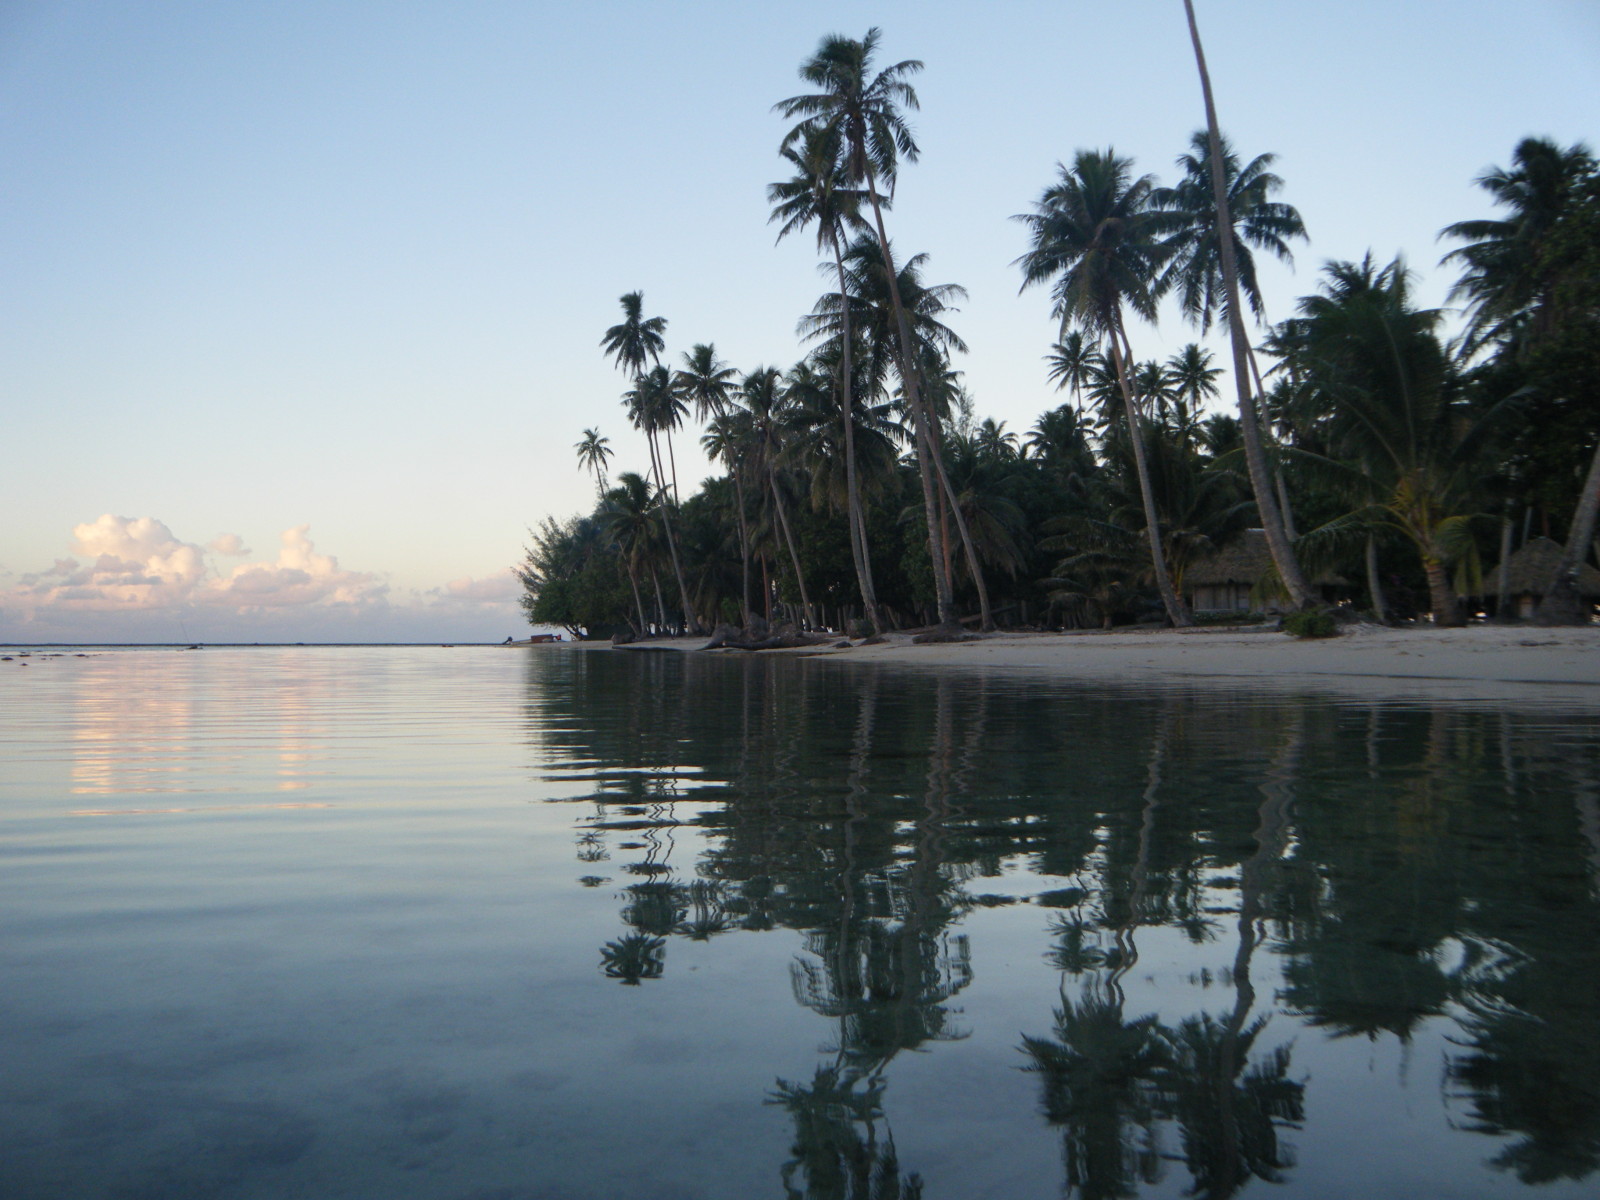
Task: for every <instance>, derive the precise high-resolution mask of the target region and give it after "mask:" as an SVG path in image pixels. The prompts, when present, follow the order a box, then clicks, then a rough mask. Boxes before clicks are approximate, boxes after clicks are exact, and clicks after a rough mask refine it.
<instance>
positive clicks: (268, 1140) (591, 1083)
mask: <svg viewBox="0 0 1600 1200" xmlns="http://www.w3.org/2000/svg"><path fill="white" fill-rule="evenodd" d="M27 661H28V662H29V664H30V665H29V666H27V667H26V668H23V667H21V666H19V663H18V662H9V663H7V662H0V855H3V857H0V1039H3V1041H0V1138H3V1146H0V1195H3V1196H5V1197H7V1198H9V1200H34V1198H39V1200H45V1198H49V1200H56V1198H61V1197H71V1198H73V1200H96V1198H99V1197H107V1198H113V1197H114V1198H117V1200H145V1198H148V1200H158V1198H159V1200H189V1198H199V1197H247V1198H257V1197H259V1198H263V1200H266V1198H271V1200H285V1198H295V1197H303V1198H306V1200H335V1198H345V1197H350V1198H361V1200H391V1198H401V1197H404V1198H410V1197H427V1198H439V1200H533V1198H535V1197H538V1198H550V1200H553V1198H557V1197H561V1198H569V1197H570V1198H578V1197H583V1198H590V1197H592V1198H596V1200H598V1198H602V1197H605V1198H612V1197H640V1198H646V1200H653V1198H662V1200H675V1198H687V1197H738V1198H743V1197H757V1196H771V1197H779V1198H781V1197H785V1196H790V1197H799V1196H805V1197H818V1198H820V1197H835V1198H843V1197H851V1198H860V1200H866V1198H868V1197H872V1198H875V1200H889V1198H891V1197H900V1198H908V1197H913V1196H918V1195H921V1196H924V1197H927V1198H928V1200H932V1198H935V1197H939V1198H949V1200H967V1198H970V1197H997V1198H999V1197H1004V1198H1006V1200H1014V1198H1025V1197H1039V1198H1054V1197H1060V1196H1062V1195H1063V1194H1066V1195H1072V1196H1083V1197H1114V1196H1135V1195H1137V1196H1172V1197H1175V1196H1184V1195H1199V1196H1206V1197H1223V1196H1229V1195H1234V1194H1238V1193H1239V1192H1241V1191H1243V1192H1247V1193H1248V1194H1250V1195H1253V1196H1281V1197H1285V1198H1288V1197H1313V1196H1315V1197H1330V1198H1331V1197H1385V1196H1396V1197H1398V1196H1441V1197H1444V1196H1449V1197H1455V1196H1463V1197H1465V1196H1510V1195H1518V1196H1539V1197H1552V1198H1554V1197H1579V1196H1582V1197H1592V1196H1594V1195H1596V1194H1597V1192H1600V724H1597V722H1596V721H1595V720H1594V718H1593V716H1592V714H1579V713H1563V712H1561V711H1557V710H1551V711H1548V712H1503V711H1499V710H1497V709H1494V708H1491V707H1487V706H1483V707H1473V706H1463V705H1453V706H1446V707H1429V706H1426V705H1421V704H1418V705H1411V706H1404V705H1393V704H1386V705H1362V704H1353V703H1350V702H1335V701H1331V700H1323V699H1316V698H1296V697H1285V696H1283V695H1274V696H1252V695H1251V694H1250V693H1246V692H1236V691H1227V692H1216V691H1210V690H1206V689H1202V688H1194V687H1185V688H1182V689H1174V690H1167V691H1151V690H1132V689H1127V688H1115V689H1114V688H1107V687H1098V688H1085V687H1070V686H1063V685H1040V684H1038V683H1024V682H1023V681H1020V680H1017V679H1007V678H1004V677H1001V676H981V675H971V676H963V675H943V676H939V675H934V674H924V673H918V672H915V671H905V670H901V671H892V670H883V671H874V670H869V669H862V668H858V667H849V666H846V665H844V664H838V663H829V662H824V661H813V662H805V661H795V660H786V661H776V662H773V661H759V660H750V659H731V660H730V659H726V658H710V657H706V658H700V657H688V656H681V655H671V654H654V655H652V654H610V653H587V654H586V653H578V652H574V651H568V650H560V649H553V650H548V651H532V652H528V651H503V650H488V649H485V650H469V649H456V650H446V649H392V648H390V649H361V648H342V649H318V648H295V649H282V650H278V649H257V650H208V651H203V652H199V653H183V652H174V651H143V652H139V651H122V652H107V653H101V654H98V655H95V656H92V657H86V658H80V657H73V656H71V655H66V656H63V657H56V658H44V657H42V656H40V655H39V654H37V653H36V654H35V655H34V656H33V657H31V658H30V659H28V660H27ZM919 1189H920V1190H919Z"/></svg>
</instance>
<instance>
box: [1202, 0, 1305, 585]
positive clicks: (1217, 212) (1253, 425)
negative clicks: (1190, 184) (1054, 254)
mask: <svg viewBox="0 0 1600 1200" xmlns="http://www.w3.org/2000/svg"><path fill="white" fill-rule="evenodd" d="M1183 8H1184V12H1185V14H1186V15H1187V17H1188V19H1189V40H1190V41H1191V42H1192V43H1193V44H1194V61H1195V66H1196V68H1197V69H1198V71H1199V72H1200V91H1201V94H1202V95H1203V96H1204V98H1205V105H1206V152H1207V153H1206V160H1207V165H1208V166H1209V170H1208V171H1206V172H1205V174H1206V175H1208V176H1209V177H1210V183H1211V194H1212V196H1213V198H1214V201H1215V204H1214V206H1213V217H1212V222H1211V229H1212V231H1213V233H1212V236H1211V238H1210V242H1211V244H1212V245H1213V246H1214V247H1215V251H1216V260H1217V262H1216V266H1217V270H1218V271H1219V272H1220V273H1221V277H1222V300H1223V301H1224V303H1223V310H1224V314H1225V315H1226V317H1227V319H1228V333H1229V337H1230V341H1231V343H1232V347H1233V376H1234V388H1235V390H1236V391H1237V393H1238V396H1239V427H1240V430H1241V432H1242V433H1243V434H1244V455H1245V463H1246V465H1247V466H1248V467H1249V469H1250V487H1251V489H1252V490H1253V491H1254V492H1255V496H1256V508H1257V509H1258V510H1259V511H1260V513H1261V527H1262V529H1263V530H1265V532H1266V535H1267V548H1268V549H1269V550H1270V551H1271V552H1272V562H1273V565H1274V566H1276V567H1277V568H1278V577H1279V578H1280V579H1281V580H1282V581H1283V585H1284V587H1285V588H1287V589H1288V592H1289V598H1290V600H1291V601H1292V602H1293V603H1294V604H1295V606H1296V607H1298V608H1307V607H1309V606H1311V605H1313V604H1315V603H1316V600H1317V595H1316V592H1315V591H1314V590H1313V589H1312V587H1311V584H1310V583H1309V582H1308V581H1307V580H1306V577H1305V572H1304V571H1302V570H1301V569H1300V562H1299V560H1298V559H1297V558H1296V557H1295V553H1294V547H1293V546H1292V545H1291V544H1290V542H1289V534H1288V530H1287V528H1286V527H1285V524H1284V518H1283V513H1282V512H1281V511H1280V510H1279V506H1278V499H1277V496H1276V495H1275V494H1274V491H1273V478H1272V474H1271V471H1270V468H1269V466H1268V464H1267V452H1266V448H1265V447H1264V445H1263V444H1262V440H1261V426H1260V423H1259V422H1258V421H1257V419H1256V406H1255V400H1254V398H1253V397H1252V395H1251V389H1250V377H1249V376H1248V375H1247V374H1246V371H1247V370H1248V368H1249V365H1250V362H1251V351H1250V339H1249V336H1248V335H1247V334H1246V333H1245V328H1244V313H1243V312H1242V311H1240V298H1239V290H1240V272H1239V253H1238V251H1239V238H1240V232H1241V230H1240V226H1239V225H1238V224H1236V223H1235V214H1234V211H1233V206H1232V204H1231V202H1230V197H1229V194H1228V192H1229V183H1230V177H1229V172H1228V159H1227V155H1226V154H1225V153H1224V145H1223V141H1222V133H1221V130H1220V129H1219V128H1218V125H1217V106H1216V103H1215V101H1214V100H1213V99H1212V96H1211V74H1210V72H1209V71H1208V70H1207V69H1206V56H1205V50H1204V49H1203V48H1202V47H1201V45H1200V27H1199V25H1197V24H1196V23H1195V19H1194V4H1193V3H1192V0H1183ZM1196 148H1197V149H1198V147H1196ZM1236 161H1237V160H1236ZM1261 162H1262V160H1261V159H1260V158H1257V159H1255V160H1253V161H1252V162H1251V164H1250V166H1251V167H1252V168H1254V167H1255V166H1256V164H1257V163H1261ZM1270 162H1271V160H1270V159H1268V160H1267V162H1266V163H1262V168H1263V169H1262V171H1261V174H1260V176H1258V177H1257V182H1256V183H1255V184H1254V185H1253V186H1254V188H1255V190H1254V192H1251V191H1248V190H1243V191H1241V194H1240V196H1239V199H1240V200H1241V202H1245V203H1246V204H1247V208H1248V209H1249V210H1252V211H1255V212H1258V213H1259V215H1260V217H1261V221H1262V224H1261V236H1262V238H1263V239H1264V240H1263V241H1262V242H1260V243H1258V244H1260V245H1264V246H1266V247H1268V248H1269V249H1272V250H1273V252H1274V253H1277V252H1278V248H1279V247H1282V238H1283V237H1284V236H1285V235H1288V236H1304V229H1303V228H1301V229H1300V231H1299V233H1298V234H1295V232H1294V228H1295V226H1296V225H1298V223H1299V214H1298V213H1295V212H1294V210H1293V209H1290V208H1288V206H1287V205H1285V206H1283V207H1284V210H1286V211H1280V210H1277V209H1274V208H1270V207H1267V208H1263V206H1268V205H1270V202H1269V201H1268V200H1267V196H1268V195H1269V194H1270V193H1271V191H1272V184H1271V183H1269V182H1267V180H1268V179H1269V178H1270V179H1271V180H1272V181H1274V182H1275V181H1276V176H1269V174H1268V173H1267V172H1266V171H1265V169H1264V168H1265V166H1267V165H1270ZM1236 174H1237V181H1236V184H1235V186H1237V183H1238V182H1242V180H1243V174H1242V173H1236ZM1194 178H1195V179H1196V180H1198V179H1199V178H1200V177H1199V176H1195V177H1194ZM1291 214H1292V220H1291ZM1240 219H1244V213H1241V214H1240ZM1255 228H1256V226H1255V225H1254V224H1252V223H1250V222H1249V221H1248V220H1247V221H1246V223H1245V224H1244V229H1243V231H1244V233H1245V236H1247V237H1249V236H1251V231H1252V230H1254V229H1255ZM1218 230H1228V231H1230V236H1225V237H1224V236H1217V233H1216V231H1218ZM1272 239H1277V240H1276V242H1274V241H1273V240H1272ZM1283 252H1284V253H1287V248H1286V247H1283ZM1247 261H1250V260H1248V259H1247ZM1250 274H1251V278H1252V279H1253V278H1254V274H1255V272H1254V267H1253V265H1252V267H1251V269H1250ZM1253 303H1256V304H1259V297H1257V299H1256V300H1254V301H1253ZM1256 386H1257V388H1258V389H1259V387H1260V381H1259V380H1257V383H1256Z"/></svg>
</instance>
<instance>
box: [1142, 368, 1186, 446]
mask: <svg viewBox="0 0 1600 1200" xmlns="http://www.w3.org/2000/svg"><path fill="white" fill-rule="evenodd" d="M1133 390H1134V394H1135V395H1137V396H1138V397H1139V403H1140V404H1141V405H1143V407H1144V410H1145V412H1147V413H1150V414H1151V416H1152V417H1153V422H1152V423H1153V424H1154V426H1155V428H1157V429H1160V430H1172V429H1173V418H1174V416H1175V415H1176V413H1177V407H1178V389H1177V385H1176V383H1175V381H1174V380H1173V378H1172V375H1171V374H1170V373H1169V372H1168V371H1167V368H1166V365H1165V364H1164V363H1159V362H1157V361H1156V360H1155V359H1153V358H1152V359H1151V360H1150V361H1149V362H1143V363H1140V364H1139V365H1138V366H1136V367H1135V368H1134V369H1133Z"/></svg>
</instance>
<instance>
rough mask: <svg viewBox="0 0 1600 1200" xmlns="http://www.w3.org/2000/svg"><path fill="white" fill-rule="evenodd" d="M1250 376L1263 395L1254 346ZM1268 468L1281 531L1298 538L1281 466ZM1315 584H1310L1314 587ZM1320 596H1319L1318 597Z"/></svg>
mask: <svg viewBox="0 0 1600 1200" xmlns="http://www.w3.org/2000/svg"><path fill="white" fill-rule="evenodd" d="M1250 378H1252V379H1254V380H1255V384H1256V395H1257V396H1265V395H1266V394H1267V389H1266V387H1265V385H1263V384H1262V382H1261V366H1260V364H1259V363H1257V362H1256V348H1255V347H1254V346H1251V347H1250ZM1267 465H1268V468H1269V469H1270V470H1271V472H1272V486H1273V488H1274V489H1275V490H1276V491H1277V494H1278V512H1279V513H1280V514H1282V516H1283V531H1284V533H1286V534H1288V536H1289V540H1290V541H1291V542H1293V541H1295V540H1296V539H1298V538H1299V536H1300V535H1299V534H1298V533H1296V532H1295V528H1294V509H1293V508H1292V507H1291V506H1290V504H1289V488H1288V485H1287V484H1285V483H1284V480H1283V467H1282V465H1281V464H1280V463H1278V462H1276V461H1269V462H1268V464H1267ZM1315 586H1316V585H1315V584H1313V585H1312V587H1313V588H1315ZM1319 598H1320V597H1319Z"/></svg>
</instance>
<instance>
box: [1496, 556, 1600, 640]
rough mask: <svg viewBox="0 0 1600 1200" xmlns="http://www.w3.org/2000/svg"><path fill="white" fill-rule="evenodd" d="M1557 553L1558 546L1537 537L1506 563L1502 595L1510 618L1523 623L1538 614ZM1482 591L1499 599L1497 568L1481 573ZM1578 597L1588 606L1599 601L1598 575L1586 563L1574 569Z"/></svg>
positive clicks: (1599, 572)
mask: <svg viewBox="0 0 1600 1200" xmlns="http://www.w3.org/2000/svg"><path fill="white" fill-rule="evenodd" d="M1561 551H1562V546H1561V543H1559V542H1556V541H1552V540H1551V539H1550V538H1547V537H1537V538H1531V539H1529V540H1528V541H1527V542H1526V543H1524V545H1523V546H1522V548H1521V549H1520V550H1518V551H1517V552H1516V553H1514V554H1513V555H1512V556H1511V557H1510V558H1508V559H1506V576H1507V578H1506V595H1507V597H1508V599H1509V600H1510V609H1509V612H1510V613H1511V614H1512V615H1515V616H1518V617H1521V618H1522V619H1523V620H1527V619H1529V618H1530V617H1532V616H1534V614H1536V613H1537V612H1538V611H1539V601H1540V600H1542V599H1543V598H1544V594H1545V592H1546V591H1547V590H1548V589H1549V587H1550V584H1551V582H1552V581H1554V579H1555V577H1556V563H1558V562H1560V561H1561ZM1483 590H1484V592H1485V593H1487V594H1488V595H1490V596H1497V595H1499V593H1500V568H1499V567H1494V568H1492V569H1490V570H1488V571H1485V572H1484V573H1483ZM1578 594H1579V595H1580V596H1582V597H1583V598H1584V599H1585V600H1588V601H1590V602H1591V603H1592V602H1594V601H1597V600H1600V571H1597V570H1595V569H1594V568H1593V567H1591V566H1590V565H1589V564H1588V563H1583V564H1581V565H1580V566H1579V567H1578Z"/></svg>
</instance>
